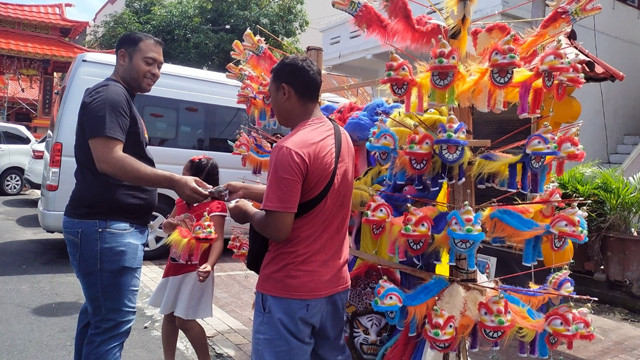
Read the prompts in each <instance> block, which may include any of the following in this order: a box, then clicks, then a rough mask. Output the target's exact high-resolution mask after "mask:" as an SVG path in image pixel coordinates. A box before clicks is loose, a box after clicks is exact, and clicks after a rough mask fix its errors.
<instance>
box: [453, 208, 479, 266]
mask: <svg viewBox="0 0 640 360" xmlns="http://www.w3.org/2000/svg"><path fill="white" fill-rule="evenodd" d="M481 220H482V212H477V213H476V212H475V211H473V208H472V207H471V206H470V205H469V202H467V201H465V202H464V203H463V205H462V209H460V210H454V211H452V212H450V213H449V215H448V216H447V222H448V227H447V234H448V235H449V237H451V239H452V240H453V247H455V248H456V250H457V251H459V252H462V253H465V252H468V251H470V250H472V249H473V248H474V247H475V245H478V244H480V242H481V241H482V240H484V238H485V234H484V232H482V225H481Z"/></svg>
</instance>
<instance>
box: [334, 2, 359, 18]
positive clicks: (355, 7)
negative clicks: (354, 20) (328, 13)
mask: <svg viewBox="0 0 640 360" xmlns="http://www.w3.org/2000/svg"><path fill="white" fill-rule="evenodd" d="M364 3H365V2H363V1H359V0H332V1H331V6H333V8H334V9H338V10H341V11H344V12H346V13H347V14H349V15H351V16H356V14H357V13H358V11H360V8H361V7H362V5H363V4H364Z"/></svg>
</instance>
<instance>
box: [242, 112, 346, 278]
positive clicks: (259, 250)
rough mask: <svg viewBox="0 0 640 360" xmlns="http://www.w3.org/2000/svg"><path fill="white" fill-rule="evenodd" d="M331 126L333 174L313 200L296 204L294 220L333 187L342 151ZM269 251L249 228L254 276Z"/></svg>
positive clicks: (335, 128)
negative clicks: (333, 143)
mask: <svg viewBox="0 0 640 360" xmlns="http://www.w3.org/2000/svg"><path fill="white" fill-rule="evenodd" d="M331 124H332V125H333V134H334V136H335V142H336V156H335V162H334V166H333V172H332V173H331V178H329V181H328V182H327V185H325V186H324V188H323V189H322V191H320V193H319V194H318V195H316V196H314V197H313V198H311V199H309V200H307V201H305V202H302V203H300V204H298V210H297V211H296V215H295V218H296V219H297V218H299V217H301V216H303V215H305V214H307V213H308V212H310V211H311V210H313V209H314V208H315V207H316V206H318V204H320V202H322V200H324V198H325V197H326V196H327V194H328V193H329V190H330V189H331V187H332V186H333V181H334V180H335V178H336V173H337V171H338V160H339V159H340V150H341V149H342V136H341V135H340V129H339V128H338V124H336V122H335V121H331ZM268 250H269V239H267V238H266V237H264V236H263V235H262V234H260V233H259V232H257V231H256V229H255V228H254V227H253V226H249V251H248V252H247V258H246V262H247V268H248V269H249V270H251V271H253V272H255V273H256V274H260V268H261V267H262V261H263V260H264V257H265V255H266V254H267V251H268Z"/></svg>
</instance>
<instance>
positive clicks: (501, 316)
mask: <svg viewBox="0 0 640 360" xmlns="http://www.w3.org/2000/svg"><path fill="white" fill-rule="evenodd" d="M478 313H479V314H480V320H479V321H478V328H479V329H480V332H481V333H482V335H483V336H484V337H485V338H486V339H487V340H489V341H500V340H502V339H503V338H504V337H505V336H506V335H507V334H508V333H509V331H510V330H511V329H513V327H514V326H515V322H513V321H512V319H511V311H510V310H509V302H508V301H507V299H505V298H504V295H502V294H497V295H493V296H491V297H489V298H488V299H486V301H480V302H479V303H478Z"/></svg>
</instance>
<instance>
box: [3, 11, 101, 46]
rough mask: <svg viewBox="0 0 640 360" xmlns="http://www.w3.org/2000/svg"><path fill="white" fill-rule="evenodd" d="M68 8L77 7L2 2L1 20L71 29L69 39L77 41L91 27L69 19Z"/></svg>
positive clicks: (87, 23)
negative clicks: (66, 9)
mask: <svg viewBox="0 0 640 360" xmlns="http://www.w3.org/2000/svg"><path fill="white" fill-rule="evenodd" d="M68 6H75V5H73V4H70V3H58V4H42V5H40V4H27V5H25V4H12V3H6V2H0V19H9V20H13V21H21V22H26V23H35V24H45V25H50V26H57V27H60V28H71V33H70V34H69V38H70V39H75V38H77V37H78V35H80V33H82V31H84V29H85V28H86V27H87V26H89V22H88V21H81V20H71V19H69V18H67V15H66V11H65V8H66V7H68Z"/></svg>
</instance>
